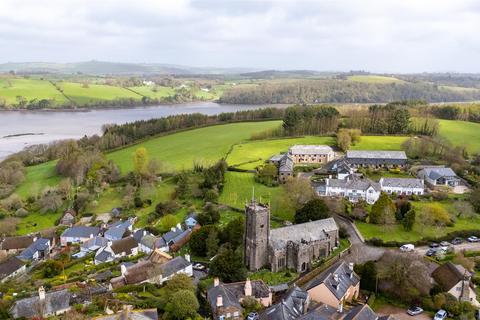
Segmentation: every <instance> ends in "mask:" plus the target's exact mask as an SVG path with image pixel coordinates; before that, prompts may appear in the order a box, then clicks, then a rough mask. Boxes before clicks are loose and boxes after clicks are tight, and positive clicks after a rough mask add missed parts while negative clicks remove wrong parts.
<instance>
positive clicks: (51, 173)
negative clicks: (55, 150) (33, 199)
mask: <svg viewBox="0 0 480 320" xmlns="http://www.w3.org/2000/svg"><path fill="white" fill-rule="evenodd" d="M55 164H56V162H55V161H49V162H45V163H42V164H39V165H36V166H31V167H27V168H26V175H25V181H24V182H23V183H22V184H20V186H19V187H18V188H17V189H16V191H15V192H16V193H17V194H18V195H19V196H21V197H22V198H27V197H28V196H29V195H32V194H36V193H38V192H40V191H41V190H42V189H44V188H45V187H47V186H55V185H57V184H58V183H59V182H60V180H62V178H61V177H60V176H59V175H57V173H56V172H55Z"/></svg>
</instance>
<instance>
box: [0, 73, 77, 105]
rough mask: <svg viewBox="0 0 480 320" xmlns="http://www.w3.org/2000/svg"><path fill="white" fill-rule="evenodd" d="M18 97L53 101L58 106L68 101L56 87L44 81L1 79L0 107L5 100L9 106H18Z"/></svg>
mask: <svg viewBox="0 0 480 320" xmlns="http://www.w3.org/2000/svg"><path fill="white" fill-rule="evenodd" d="M17 97H24V98H25V99H26V100H32V99H38V100H40V99H52V100H55V102H56V103H57V104H60V105H61V104H64V103H66V102H67V101H68V100H67V98H65V96H64V95H62V93H61V92H60V91H58V90H57V89H56V88H55V86H53V85H52V84H51V83H50V82H48V81H44V80H32V79H16V78H12V79H10V78H0V105H1V100H2V99H4V100H5V103H6V104H7V105H12V104H16V103H17V102H18V101H17Z"/></svg>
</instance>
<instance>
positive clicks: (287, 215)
mask: <svg viewBox="0 0 480 320" xmlns="http://www.w3.org/2000/svg"><path fill="white" fill-rule="evenodd" d="M225 179H226V182H225V186H224V187H223V192H222V194H221V195H220V198H219V200H218V201H219V202H220V203H223V204H227V205H229V206H232V207H234V208H238V209H244V208H245V203H246V202H248V201H250V200H251V199H252V195H253V192H255V199H256V200H257V201H260V202H262V203H270V206H271V210H272V215H274V216H276V217H279V218H281V219H283V220H290V221H292V220H293V215H294V211H293V209H292V208H288V207H287V206H286V205H285V201H284V200H285V199H284V198H285V191H284V189H283V188H281V187H274V188H270V187H267V186H264V185H262V184H259V183H256V182H255V180H254V175H253V173H245V172H227V173H226V175H225ZM254 188H255V189H254Z"/></svg>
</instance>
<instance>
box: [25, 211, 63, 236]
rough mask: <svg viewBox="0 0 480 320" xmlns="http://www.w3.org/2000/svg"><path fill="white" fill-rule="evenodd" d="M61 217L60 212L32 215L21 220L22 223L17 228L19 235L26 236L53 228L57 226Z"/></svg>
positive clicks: (35, 213)
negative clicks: (56, 223)
mask: <svg viewBox="0 0 480 320" xmlns="http://www.w3.org/2000/svg"><path fill="white" fill-rule="evenodd" d="M61 215H62V214H61V213H60V212H58V213H46V214H41V213H39V212H34V213H30V214H29V215H28V216H26V217H24V218H22V219H21V220H20V223H19V224H18V226H17V234H18V235H25V234H29V233H32V232H37V231H40V230H45V229H48V228H51V227H53V226H54V225H55V222H56V221H57V220H58V219H60V216H61Z"/></svg>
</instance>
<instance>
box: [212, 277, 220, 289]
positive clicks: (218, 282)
mask: <svg viewBox="0 0 480 320" xmlns="http://www.w3.org/2000/svg"><path fill="white" fill-rule="evenodd" d="M219 284H220V279H218V277H215V278H213V286H214V287H218V285H219Z"/></svg>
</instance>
